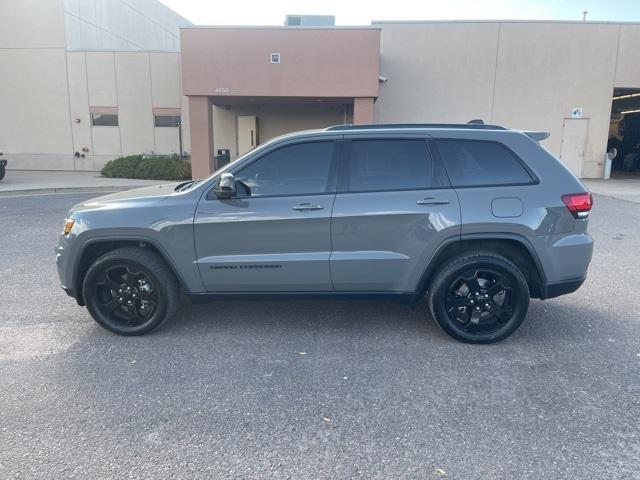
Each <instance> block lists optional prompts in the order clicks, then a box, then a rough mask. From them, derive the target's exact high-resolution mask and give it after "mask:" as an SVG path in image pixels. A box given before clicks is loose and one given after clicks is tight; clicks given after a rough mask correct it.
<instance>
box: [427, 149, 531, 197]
mask: <svg viewBox="0 0 640 480" xmlns="http://www.w3.org/2000/svg"><path fill="white" fill-rule="evenodd" d="M436 145H437V148H438V151H439V152H440V155H441V156H442V160H443V163H444V166H445V168H446V170H447V173H448V174H449V178H450V180H451V185H452V186H454V187H471V186H488V185H526V184H530V183H533V182H534V178H533V177H532V176H531V175H530V174H529V172H528V171H527V169H526V168H525V167H524V165H523V164H522V161H521V160H520V159H518V158H517V157H516V155H515V154H514V153H513V152H512V151H511V150H509V149H508V148H506V147H505V146H504V145H502V144H500V143H497V142H485V141H478V140H436Z"/></svg>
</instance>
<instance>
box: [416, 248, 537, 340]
mask: <svg viewBox="0 0 640 480" xmlns="http://www.w3.org/2000/svg"><path fill="white" fill-rule="evenodd" d="M427 300H428V303H429V308H430V310H431V314H432V315H433V317H434V318H435V320H436V321H437V322H438V325H440V327H442V329H443V330H445V332H447V333H448V334H449V335H451V336H452V337H454V338H456V339H458V340H461V341H463V342H468V343H493V342H497V341H499V340H502V339H504V338H506V337H508V336H509V335H511V334H512V333H513V332H514V331H515V330H516V329H517V328H518V327H519V326H520V324H521V323H522V321H523V320H524V317H525V316H526V313H527V310H528V308H529V287H528V284H527V281H526V279H525V278H524V276H523V274H522V272H521V271H520V270H519V269H518V267H516V266H515V265H514V264H513V263H512V262H510V261H509V260H507V259H506V258H505V257H502V256H500V255H498V254H495V253H493V252H469V253H467V254H463V255H460V256H457V257H454V258H453V259H451V260H450V261H449V262H447V263H445V264H444V265H443V266H442V267H441V268H440V269H439V270H438V272H437V273H436V275H435V276H434V278H433V281H432V282H431V285H430V287H429V292H428V297H427Z"/></svg>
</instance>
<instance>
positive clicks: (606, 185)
mask: <svg viewBox="0 0 640 480" xmlns="http://www.w3.org/2000/svg"><path fill="white" fill-rule="evenodd" d="M582 183H584V184H585V185H586V187H587V188H588V189H589V190H590V191H591V192H592V193H597V194H598V195H606V196H608V197H614V198H620V199H622V200H626V201H628V202H634V203H640V178H612V179H610V180H602V179H593V178H592V179H585V180H582Z"/></svg>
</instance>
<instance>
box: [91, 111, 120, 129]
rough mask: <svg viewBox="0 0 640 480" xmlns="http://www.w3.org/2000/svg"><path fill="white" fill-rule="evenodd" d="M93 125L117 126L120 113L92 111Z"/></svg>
mask: <svg viewBox="0 0 640 480" xmlns="http://www.w3.org/2000/svg"><path fill="white" fill-rule="evenodd" d="M91 125H93V126H94V127H117V126H118V115H117V114H111V113H95V112H94V113H92V114H91Z"/></svg>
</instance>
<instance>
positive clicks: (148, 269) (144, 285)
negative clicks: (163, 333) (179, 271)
mask: <svg viewBox="0 0 640 480" xmlns="http://www.w3.org/2000/svg"><path fill="white" fill-rule="evenodd" d="M179 292H180V291H179V286H178V282H177V280H176V277H175V275H174V274H173V272H172V271H171V270H170V269H169V267H168V266H167V264H166V263H165V262H164V260H163V259H162V258H161V257H160V256H159V255H158V254H156V253H155V252H152V251H149V250H147V249H144V248H139V247H125V248H119V249H117V250H113V251H111V252H108V253H106V254H104V255H103V256H101V257H100V258H98V259H97V260H96V261H95V262H94V263H93V264H92V265H91V266H90V267H89V269H88V270H87V274H86V275H85V277H84V282H83V285H82V293H83V296H84V299H85V303H86V305H87V310H88V311H89V313H90V314H91V316H92V317H93V319H94V320H95V321H96V322H98V324H100V325H101V326H102V327H104V328H106V329H107V330H110V331H111V332H114V333H117V334H119V335H144V334H146V333H149V332H151V331H153V330H155V329H156V328H158V327H159V326H160V325H162V324H163V323H164V322H165V321H167V320H168V319H169V318H171V317H172V316H173V315H174V314H175V312H176V311H177V309H178V307H179V305H180V294H179Z"/></svg>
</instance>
